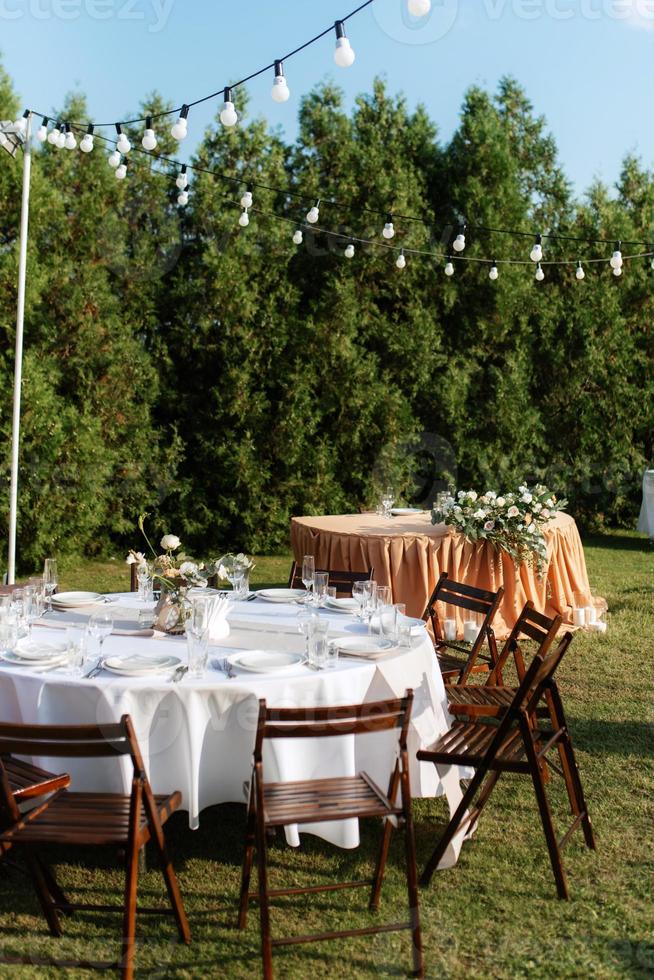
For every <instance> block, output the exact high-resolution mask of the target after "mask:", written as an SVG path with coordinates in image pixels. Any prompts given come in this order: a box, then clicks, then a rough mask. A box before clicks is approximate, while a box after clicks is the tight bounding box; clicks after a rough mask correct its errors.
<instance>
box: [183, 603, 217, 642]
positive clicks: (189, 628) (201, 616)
mask: <svg viewBox="0 0 654 980" xmlns="http://www.w3.org/2000/svg"><path fill="white" fill-rule="evenodd" d="M211 609H212V603H211V601H210V600H209V599H208V598H207V597H206V596H193V598H192V599H191V609H190V614H189V617H188V619H187V620H186V625H185V629H186V633H187V635H191V636H195V637H201V636H204V635H207V636H208V633H209V618H210V614H211Z"/></svg>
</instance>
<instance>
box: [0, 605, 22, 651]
mask: <svg viewBox="0 0 654 980" xmlns="http://www.w3.org/2000/svg"><path fill="white" fill-rule="evenodd" d="M17 642H18V623H17V622H16V617H15V615H14V614H13V613H12V612H7V614H6V615H5V616H3V617H2V619H0V653H8V652H9V651H10V650H13V649H14V647H15V646H16V644H17Z"/></svg>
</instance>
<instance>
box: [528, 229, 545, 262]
mask: <svg viewBox="0 0 654 980" xmlns="http://www.w3.org/2000/svg"><path fill="white" fill-rule="evenodd" d="M541 242H542V238H541V236H540V235H537V236H536V241H535V243H534V247H533V248H532V250H531V252H530V253H529V258H530V259H531V261H532V262H542V261H543V246H542V244H541Z"/></svg>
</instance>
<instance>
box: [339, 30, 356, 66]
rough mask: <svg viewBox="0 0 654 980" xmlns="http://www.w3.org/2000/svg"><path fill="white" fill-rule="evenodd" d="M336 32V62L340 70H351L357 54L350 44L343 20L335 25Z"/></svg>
mask: <svg viewBox="0 0 654 980" xmlns="http://www.w3.org/2000/svg"><path fill="white" fill-rule="evenodd" d="M334 28H335V30H336V50H335V51H334V61H335V62H336V64H337V65H338V67H339V68H349V67H350V66H351V65H353V64H354V59H355V58H356V54H355V52H354V48H353V47H352V45H351V44H350V39H349V38H348V36H347V34H346V33H345V24H344V23H343V21H342V20H337V21H336V23H335V24H334Z"/></svg>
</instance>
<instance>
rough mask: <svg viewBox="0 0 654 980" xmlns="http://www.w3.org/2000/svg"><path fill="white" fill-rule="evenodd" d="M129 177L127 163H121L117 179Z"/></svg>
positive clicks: (117, 170)
mask: <svg viewBox="0 0 654 980" xmlns="http://www.w3.org/2000/svg"><path fill="white" fill-rule="evenodd" d="M125 177H127V164H125V163H121V164H119V165H118V166H117V167H116V180H125Z"/></svg>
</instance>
